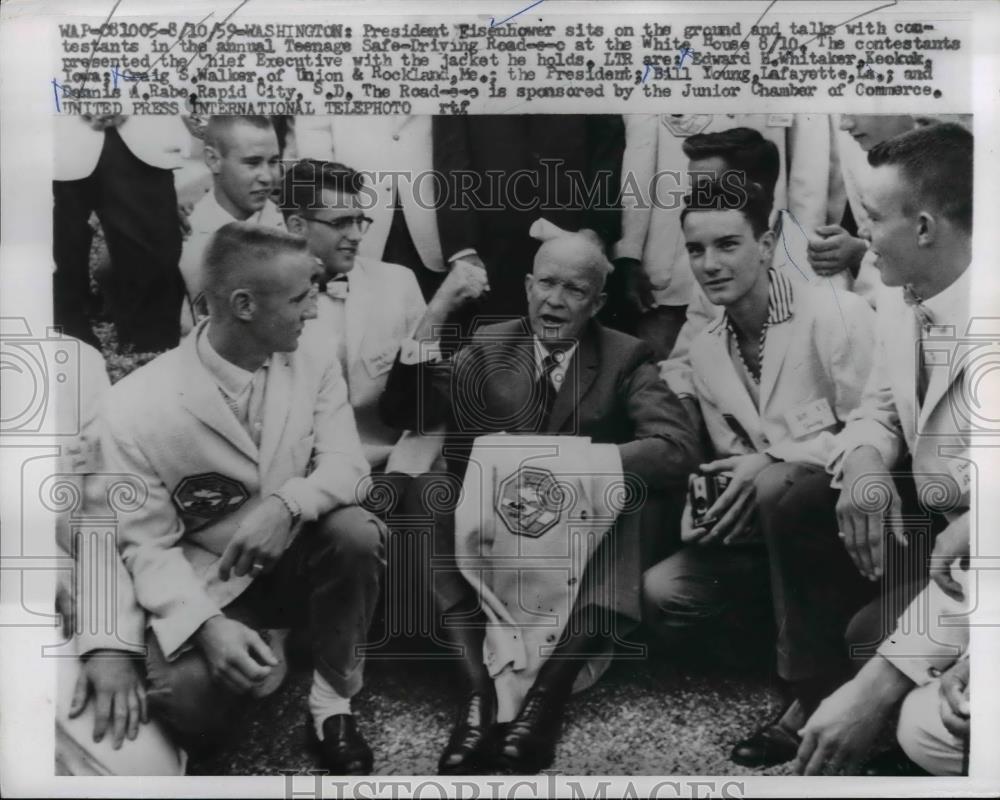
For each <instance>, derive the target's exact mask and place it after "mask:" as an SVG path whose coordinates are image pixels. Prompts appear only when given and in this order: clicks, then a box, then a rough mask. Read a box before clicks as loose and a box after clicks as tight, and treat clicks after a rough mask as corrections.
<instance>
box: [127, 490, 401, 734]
mask: <svg viewBox="0 0 1000 800" xmlns="http://www.w3.org/2000/svg"><path fill="white" fill-rule="evenodd" d="M384 567H385V560H384V527H383V525H382V523H381V522H379V520H378V519H377V518H376V517H375V516H374V515H372V514H370V513H369V512H367V511H365V510H363V509H361V508H360V507H358V506H350V507H347V508H343V509H340V510H337V511H332V512H330V513H329V514H327V515H325V516H324V517H322V518H321V519H320V520H318V521H317V522H316V523H314V524H313V525H310V526H307V527H306V528H304V529H303V530H302V531H301V532H300V533H299V535H298V537H297V538H296V539H295V541H294V542H292V544H291V545H290V546H289V548H288V550H287V551H286V552H285V554H284V555H283V556H282V557H281V559H280V560H279V561H278V563H277V564H276V565H275V568H274V570H272V571H271V572H270V573H269V574H267V575H262V576H261V577H259V578H257V579H256V580H255V581H254V582H253V583H252V584H251V585H250V587H249V588H248V589H247V590H246V591H245V592H244V593H243V594H242V595H240V596H239V597H238V598H237V599H236V600H235V601H233V602H232V603H231V604H230V605H228V606H226V608H225V609H223V613H225V614H226V616H228V617H232V618H233V619H237V620H239V621H240V622H243V623H244V624H246V625H249V626H250V627H253V628H257V629H266V628H279V627H299V626H301V625H303V624H305V627H306V630H307V634H308V639H309V642H310V645H311V649H312V655H313V665H314V667H315V668H316V670H317V671H318V672H319V673H320V674H321V675H322V676H323V678H325V679H326V680H327V682H329V683H330V685H331V686H333V688H334V689H335V690H336V691H337V692H338V693H339V694H341V695H342V696H344V697H351V696H353V695H355V694H356V693H357V692H358V691H359V690H360V689H361V684H362V677H363V673H364V649H363V648H364V645H365V641H366V638H367V634H368V627H369V625H370V624H371V619H372V614H373V613H374V610H375V605H376V603H377V602H378V595H379V583H380V580H381V576H382V571H383V569H384ZM147 645H148V648H147V656H146V671H147V675H148V679H149V685H150V689H151V690H152V695H151V698H150V699H151V704H152V708H153V709H154V711H155V712H156V713H157V715H158V716H159V717H160V718H162V719H163V720H164V722H166V723H167V725H169V726H170V727H171V728H172V729H173V731H174V732H175V733H176V734H177V735H178V736H179V737H180V739H181V740H182V742H184V743H186V744H188V745H189V746H199V745H200V746H207V745H211V744H214V743H216V742H217V741H218V740H219V738H220V737H221V736H224V735H225V733H226V732H227V731H228V730H230V729H231V724H232V721H233V719H234V717H235V716H237V715H238V714H239V712H240V711H242V710H243V707H245V705H247V696H246V695H238V694H235V693H234V692H232V691H231V690H230V689H228V688H227V687H226V686H224V685H223V684H222V683H221V682H218V681H215V680H214V679H213V678H212V675H211V672H210V669H209V665H208V662H207V661H206V659H205V657H204V656H203V655H202V653H201V651H200V650H198V649H197V647H195V648H194V649H191V650H189V651H187V652H185V653H183V654H182V655H180V656H179V657H177V658H175V659H174V660H173V661H167V660H166V659H165V658H164V655H163V651H162V650H161V649H160V646H159V643H158V642H157V640H156V637H155V636H153V635H152V634H149V635H148V636H147Z"/></svg>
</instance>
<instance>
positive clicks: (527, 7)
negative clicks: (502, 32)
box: [490, 0, 545, 28]
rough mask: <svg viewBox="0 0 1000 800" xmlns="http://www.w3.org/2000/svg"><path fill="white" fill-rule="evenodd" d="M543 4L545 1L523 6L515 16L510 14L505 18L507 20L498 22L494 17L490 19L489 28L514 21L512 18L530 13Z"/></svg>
mask: <svg viewBox="0 0 1000 800" xmlns="http://www.w3.org/2000/svg"><path fill="white" fill-rule="evenodd" d="M544 2H545V0H536V2H534V3H532V4H531V5H530V6H525V7H524V8H522V9H521V10H520V11H518V12H517V13H516V14H511V15H510V16H509V17H507V19H502V20H500V21H499V22H497V21H496V17H490V27H491V28H496V27H498V26H500V25H503V24H504V23H505V22H510V21H511V20H512V19H514V17H519V16H521V14H523V13H524V12H525V11H530V10H531V9H532V8H534V7H535V6H537V5H541V4H542V3H544Z"/></svg>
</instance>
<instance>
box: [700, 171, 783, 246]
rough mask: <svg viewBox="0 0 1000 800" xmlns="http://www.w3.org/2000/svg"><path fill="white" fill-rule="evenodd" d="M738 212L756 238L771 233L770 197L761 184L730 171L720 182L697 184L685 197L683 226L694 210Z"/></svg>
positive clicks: (707, 181) (708, 181) (711, 181)
mask: <svg viewBox="0 0 1000 800" xmlns="http://www.w3.org/2000/svg"><path fill="white" fill-rule="evenodd" d="M730 210H731V211H739V212H741V213H742V214H743V216H744V217H746V220H747V222H749V223H750V228H751V230H752V231H753V235H754V238H756V239H759V238H760V237H761V236H762V235H763V234H764V232H765V231H767V230H768V219H769V217H770V216H771V197H770V195H768V194H767V193H766V192H765V191H764V189H763V188H762V187H761V185H760V184H759V183H755V182H753V181H747V180H746V178H745V177H744V176H743V175H742V174H741V173H739V172H735V171H730V172H726V173H725V174H723V176H722V177H721V178H720V179H718V180H705V181H698V182H697V183H696V184H695V185H694V186H693V187H692V188H691V194H689V195H686V196H685V197H684V209H683V210H682V211H681V226H682V227H683V225H684V220H685V219H687V216H688V214H690V213H691V212H692V211H730Z"/></svg>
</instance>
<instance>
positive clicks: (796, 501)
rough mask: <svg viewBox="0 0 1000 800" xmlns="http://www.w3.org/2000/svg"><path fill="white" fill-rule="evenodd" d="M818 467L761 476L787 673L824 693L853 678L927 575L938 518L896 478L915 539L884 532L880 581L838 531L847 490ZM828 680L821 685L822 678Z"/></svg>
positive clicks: (773, 470) (781, 664) (781, 667)
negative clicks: (840, 501) (839, 506)
mask: <svg viewBox="0 0 1000 800" xmlns="http://www.w3.org/2000/svg"><path fill="white" fill-rule="evenodd" d="M829 480H830V479H829V476H828V475H827V474H825V472H824V471H823V470H822V469H820V468H819V467H814V466H809V465H805V464H777V465H775V466H773V467H770V468H769V469H768V470H766V471H765V472H764V473H762V474H761V476H760V479H759V480H758V482H757V493H758V503H759V506H760V520H761V526H762V528H763V531H764V535H765V539H766V541H767V547H768V553H769V557H770V562H771V576H772V593H773V595H774V604H775V614H776V619H777V623H778V629H779V634H778V674H779V675H780V676H781V677H782V678H784V679H785V680H788V681H790V682H792V683H793V684H798V685H800V686H810V687H812V689H811V690H810V691H811V693H812V694H814V695H816V697H815V698H814V699H815V700H818V699H820V698H819V695H822V694H823V693H824V692H827V691H832V690H833V689H834V688H836V686H837V685H839V684H840V683H841V682H843V681H844V680H847V679H848V678H850V676H851V675H852V674H853V672H854V671H855V670H857V669H858V668H859V667H860V666H861V665H862V664H863V663H864V661H866V660H867V659H868V658H870V657H871V655H872V654H873V653H874V651H875V648H877V647H878V645H879V644H880V643H881V642H882V641H883V640H884V639H885V637H886V636H888V635H889V634H890V633H891V632H892V630H893V628H894V627H895V625H896V620H897V619H898V618H899V616H900V614H901V613H902V612H903V610H904V609H905V608H906V605H907V604H908V603H909V601H910V600H911V599H912V598H913V597H915V596H916V594H918V593H919V592H920V591H921V590H922V588H923V587H924V586H925V585H926V583H927V575H928V572H927V570H928V563H929V562H928V559H929V555H930V551H931V548H932V546H933V536H934V533H935V532H936V531H937V530H938V529H939V528H940V525H939V522H938V521H937V520H935V519H934V518H933V517H931V516H930V515H926V514H922V513H921V512H919V511H917V510H916V509H917V504H916V501H915V497H914V493H913V491H912V483H910V484H909V485H907V483H905V482H900V481H897V489H898V490H899V492H900V496H901V499H902V501H903V509H904V515H906V516H907V517H908V518H909V519H914V520H923V522H921V523H918V524H914V525H911V526H909V546H907V547H901V546H899V545H898V544H897V543H896V541H895V539H894V538H892V537H887V538H886V541H885V556H884V571H883V576H882V578H881V579H880V580H878V581H869V580H868V579H866V578H864V577H863V576H862V575H861V574H860V573H859V572H858V569H857V567H856V566H855V565H854V562H853V561H852V560H851V558H850V556H849V555H848V554H847V549H846V548H845V547H844V543H843V541H842V540H841V539H840V537H839V536H838V535H837V529H838V525H837V519H836V513H835V504H836V502H837V497H838V494H839V493H838V490H835V489H831V488H830V486H829ZM820 687H822V688H820Z"/></svg>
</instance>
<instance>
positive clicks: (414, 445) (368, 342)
mask: <svg viewBox="0 0 1000 800" xmlns="http://www.w3.org/2000/svg"><path fill="white" fill-rule="evenodd" d="M348 281H349V285H350V291H349V292H348V295H347V299H346V301H345V302H344V317H345V319H344V335H345V342H344V350H345V354H346V364H344V365H343V367H344V374H345V375H346V377H347V386H348V393H349V396H350V401H351V406H352V408H353V409H354V416H355V419H356V421H357V426H358V435H359V436H360V437H361V445H362V447H363V448H364V452H365V457H366V458H367V459H368V463H369V464H370V465H371V466H372V467H373V468H377V467H384V469H385V470H386V471H387V472H393V471H395V472H405V473H406V474H408V475H420V474H422V473H424V472H428V471H429V470H430V469H431V466H432V465H433V464H434V461H435V459H437V457H438V455H439V454H440V452H441V444H442V440H441V438H440V435H433V434H430V435H422V434H418V433H415V432H414V431H403V430H399V429H398V428H391V427H389V426H388V425H386V424H385V423H383V422H382V418H381V416H380V414H379V399H380V398H381V397H382V393H383V392H384V391H385V384H386V381H387V379H388V377H389V371H390V370H391V369H392V365H393V363H394V362H395V360H396V354H397V353H398V352H399V347H400V344H401V343H402V341H403V340H404V339H406V338H407V337H409V336H410V335H411V334H412V333H413V330H414V329H415V328H416V327H417V323H419V322H420V320H421V318H422V317H423V315H424V312H425V311H426V309H427V306H426V304H425V303H424V298H423V295H421V293H420V286H419V285H418V284H417V279H416V278H415V277H414V275H413V272H412V271H410V270H409V269H407V268H406V267H401V266H399V265H398V264H386V263H385V262H384V261H371V260H368V259H365V258H360V257H359V258H357V260H356V261H355V263H354V269H353V270H351V272H350V273H349V274H348ZM335 302H337V301H335V300H332V299H331V298H330V297H328V296H321V297H320V299H319V303H318V306H317V311H318V313H319V316H318V317H317V318H316V319H315V320H310V321H309V322H307V323H306V330H305V332H304V333H303V336H309V337H315V338H318V339H319V340H320V341H321V342H323V343H324V344H325V348H326V349H329V350H335V349H336V348H335V347H331V344H330V342H331V337H332V336H334V335H335V334H334V324H333V321H332V319H331V314H332V313H333V303H335ZM437 430H438V431H439V432H440V433H443V427H441V428H438V429H437Z"/></svg>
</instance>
